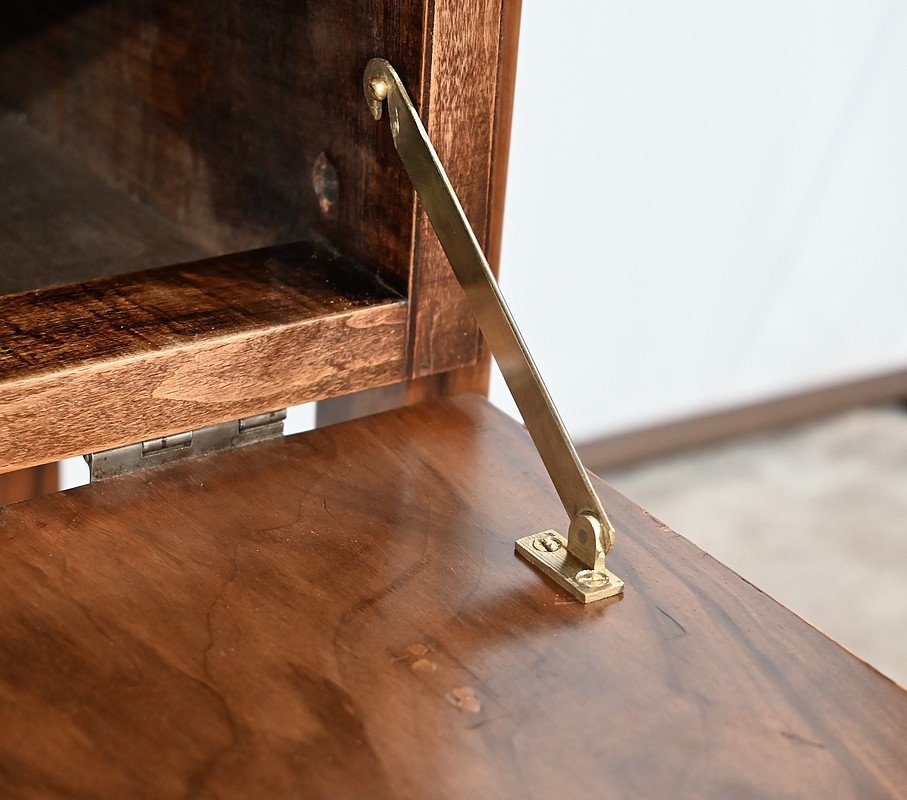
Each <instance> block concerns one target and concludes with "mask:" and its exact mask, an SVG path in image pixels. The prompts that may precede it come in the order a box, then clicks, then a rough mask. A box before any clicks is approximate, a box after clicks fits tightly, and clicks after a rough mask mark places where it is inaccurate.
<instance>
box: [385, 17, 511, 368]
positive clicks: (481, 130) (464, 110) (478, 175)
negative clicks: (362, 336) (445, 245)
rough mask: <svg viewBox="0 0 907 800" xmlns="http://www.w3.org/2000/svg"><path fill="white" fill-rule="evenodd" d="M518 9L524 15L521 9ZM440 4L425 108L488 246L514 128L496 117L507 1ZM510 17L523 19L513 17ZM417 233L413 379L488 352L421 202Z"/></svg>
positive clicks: (434, 24)
mask: <svg viewBox="0 0 907 800" xmlns="http://www.w3.org/2000/svg"><path fill="white" fill-rule="evenodd" d="M512 8H513V9H515V10H516V13H518V12H519V7H518V6H512ZM432 9H433V16H432V17H431V20H430V22H429V25H430V27H431V32H432V33H431V38H430V41H431V42H432V50H431V53H430V56H429V57H428V59H427V60H426V62H425V64H424V69H425V77H424V81H425V88H424V89H423V92H424V93H425V96H426V99H427V102H428V106H427V108H423V109H420V111H421V113H422V115H423V121H424V123H425V128H426V130H427V132H428V135H429V137H431V140H432V142H433V143H434V145H435V149H436V150H437V151H438V155H439V157H440V159H441V163H442V164H444V168H445V170H446V172H447V175H448V177H449V178H450V181H451V184H452V185H453V187H454V189H455V190H456V192H457V195H458V196H459V198H460V202H461V203H462V205H463V209H464V211H465V212H466V216H467V217H468V218H469V221H470V224H471V225H472V227H473V230H474V231H475V233H476V236H477V238H478V240H479V242H480V243H481V244H482V246H483V248H485V249H486V250H487V249H488V243H489V230H490V228H491V226H490V225H489V219H488V218H489V215H490V213H491V210H492V201H491V196H492V185H493V184H492V177H493V173H492V164H493V161H494V154H495V143H496V141H498V142H499V141H500V137H501V136H503V137H505V138H506V137H509V133H510V131H509V118H506V117H503V116H502V115H498V114H496V111H497V101H498V90H499V80H498V71H499V66H500V61H501V58H502V53H503V50H502V47H501V35H502V25H503V21H504V20H505V19H506V17H505V13H506V11H505V5H504V2H503V0H470V2H467V3H464V2H462V0H437V1H436V2H435V3H433V5H432ZM509 22H510V24H511V25H514V24H515V23H514V22H513V19H512V17H511V19H510V20H509ZM401 74H402V73H401ZM404 81H405V76H404ZM500 88H501V90H502V91H503V92H504V94H505V96H507V95H508V93H510V92H512V86H510V87H508V86H501V87H500ZM502 121H503V122H505V123H506V124H507V125H508V127H507V128H506V129H503V128H502V129H500V131H499V132H498V131H497V130H496V123H500V122H502ZM499 134H500V135H499ZM498 177H499V185H498V189H499V190H500V189H501V186H500V174H499V175H498ZM415 231H416V238H415V243H414V258H415V262H416V263H417V264H418V265H419V269H418V270H414V271H413V272H412V274H411V276H410V289H409V294H410V298H411V301H412V303H413V316H412V320H411V322H410V347H411V355H410V368H409V375H410V377H413V378H416V377H422V376H425V375H430V374H433V373H438V372H446V371H448V370H452V369H456V368H458V367H463V366H468V365H470V364H473V363H475V362H476V361H477V360H478V358H479V354H480V350H481V339H480V336H479V331H478V326H477V325H476V322H475V319H474V317H473V315H472V311H471V309H470V307H469V303H468V301H467V300H466V296H465V295H464V294H463V291H462V290H461V289H460V287H459V284H457V281H456V279H455V278H454V276H453V273H452V272H451V269H450V266H449V264H448V263H447V257H446V256H445V255H444V251H443V250H442V249H441V245H440V244H439V242H438V240H437V237H436V236H435V234H434V231H433V229H432V227H431V223H430V222H429V221H428V216H427V215H426V214H425V211H424V209H422V207H421V206H419V207H418V208H417V214H416V223H415ZM495 266H496V265H495Z"/></svg>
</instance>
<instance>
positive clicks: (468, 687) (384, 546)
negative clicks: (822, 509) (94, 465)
mask: <svg viewBox="0 0 907 800" xmlns="http://www.w3.org/2000/svg"><path fill="white" fill-rule="evenodd" d="M596 485H597V486H598V487H599V490H600V491H601V493H602V497H603V500H604V502H605V505H606V507H607V508H608V509H609V511H610V513H611V515H612V519H613V520H614V522H615V523H616V525H617V527H618V530H619V532H620V535H619V538H618V541H617V545H616V546H615V549H614V551H613V552H612V554H611V556H610V558H609V567H610V568H611V569H613V570H614V571H615V572H616V573H617V574H618V575H620V576H621V577H622V578H624V579H625V580H626V583H627V590H626V593H625V595H624V597H623V598H622V599H618V600H615V601H613V602H605V603H602V604H593V605H590V606H583V605H580V604H577V603H576V602H573V601H571V600H570V599H569V598H568V597H566V596H565V595H564V594H563V593H562V592H561V591H560V590H559V589H558V588H557V587H556V586H555V585H554V584H553V583H551V582H549V581H548V580H547V579H546V578H544V577H543V576H542V575H541V574H540V573H538V572H536V571H535V570H533V569H532V568H531V567H530V566H529V565H527V564H526V563H525V562H524V561H523V560H522V559H520V558H518V557H517V556H516V555H515V554H514V552H513V542H514V540H515V539H516V538H518V537H520V536H524V535H526V534H527V533H531V532H533V531H539V530H544V529H545V528H549V527H557V526H559V525H561V524H562V522H563V520H564V514H563V510H562V509H561V508H560V506H559V503H558V501H557V498H556V496H555V494H554V491H553V489H552V487H551V485H550V483H549V481H548V478H547V476H546V475H545V474H544V472H543V470H542V466H541V463H540V460H539V458H538V456H537V454H536V453H535V451H534V449H533V447H532V445H531V443H530V442H529V440H528V437H527V435H526V433H525V431H524V430H523V429H522V428H521V427H520V426H519V425H517V424H516V423H515V422H513V421H512V420H509V419H507V418H505V417H504V416H503V415H502V414H501V413H500V412H498V411H496V410H494V409H493V408H491V407H490V406H489V405H488V404H487V402H485V401H483V400H480V399H478V398H461V399H456V400H448V401H443V402H434V403H430V404H424V405H419V406H414V407H410V408H408V409H403V410H398V411H392V412H389V413H386V414H382V415H379V416H374V417H369V418H366V419H362V420H357V421H355V422H350V423H345V424H341V425H336V426H333V427H328V428H323V429H319V430H316V431H312V432H310V433H307V434H304V435H300V436H294V437H288V438H286V439H283V440H277V441H274V442H270V443H266V444H261V445H255V446H252V447H248V448H244V449H242V450H238V451H234V452H226V453H221V454H218V455H215V456H211V457H207V458H201V459H198V460H196V461H194V462H188V463H183V464H180V465H177V466H174V467H171V468H162V469H160V470H152V471H149V472H147V473H145V474H135V475H131V476H126V477H123V478H119V479H114V480H111V481H108V482H105V483H102V484H95V485H93V486H87V487H83V488H80V489H76V490H73V491H71V492H65V493H62V494H57V495H50V496H47V497H43V498H39V499H36V500H32V501H28V502H25V503H19V504H17V505H14V506H10V507H8V508H6V509H4V510H3V512H2V513H0V765H2V769H0V794H2V795H3V796H5V797H7V796H8V797H39V796H50V795H53V796H61V797H62V796H66V797H133V796H136V797H137V796H149V797H150V796H153V797H157V798H169V797H174V798H176V797H186V796H196V797H220V798H227V797H237V798H246V797H307V798H308V797H310V798H322V797H324V798H329V797H330V798H336V797H367V798H401V797H402V798H423V797H431V798H464V799H465V800H475V798H526V797H529V798H552V797H562V798H601V799H602V800H604V799H605V798H627V797H639V798H660V797H671V798H678V800H679V799H681V798H696V800H702V799H703V798H720V799H721V800H726V799H727V798H754V797H765V798H782V797H784V798H794V797H821V798H854V797H859V798H900V797H903V796H904V793H905V789H907V761H905V759H904V733H905V727H904V726H905V720H907V694H905V692H904V691H903V690H902V689H900V688H899V687H898V686H896V685H895V684H894V683H892V682H891V681H889V680H888V679H886V678H884V677H883V676H881V675H880V674H879V673H877V672H876V671H875V670H874V669H872V668H871V667H869V666H867V665H866V664H865V663H863V662H862V661H860V660H859V659H857V658H855V657H854V656H853V655H851V654H850V653H848V652H846V651H845V650H843V649H842V648H841V647H839V646H838V645H837V644H835V643H834V642H832V641H831V640H830V639H828V638H827V637H826V636H824V635H823V634H821V633H820V632H818V631H816V630H815V629H814V628H812V627H810V626H809V625H808V624H807V623H806V622H804V621H803V620H801V619H799V618H798V617H796V616H795V615H794V614H792V613H791V612H789V611H788V610H786V609H785V608H783V607H782V606H780V605H778V604H777V603H776V602H775V601H773V600H772V599H771V598H769V597H767V596H766V595H765V594H763V593H762V592H760V591H759V590H758V589H757V588H755V587H753V586H752V585H750V584H749V583H747V582H746V581H745V580H743V579H742V578H740V577H739V576H738V575H736V574H734V573H733V572H731V571H730V570H729V569H727V568H726V567H724V566H723V565H721V564H719V563H718V562H717V561H715V560H714V559H712V558H710V557H709V556H708V555H707V554H706V553H703V552H702V551H701V550H699V549H698V548H696V547H694V546H693V545H692V544H690V543H689V542H688V541H686V540H685V539H684V538H682V537H681V536H679V535H678V534H676V533H674V532H673V531H671V530H670V529H669V528H668V527H667V526H666V525H663V524H662V523H661V522H659V521H658V520H656V519H654V518H652V517H651V516H649V515H648V514H646V513H645V512H644V511H643V510H641V509H640V508H638V507H637V506H635V505H634V504H633V503H631V502H629V501H628V500H626V499H624V498H623V497H621V496H620V495H618V494H617V493H616V492H614V491H613V490H611V489H610V488H609V487H607V486H606V485H605V484H603V483H601V482H600V481H597V484H596ZM829 579H833V576H829Z"/></svg>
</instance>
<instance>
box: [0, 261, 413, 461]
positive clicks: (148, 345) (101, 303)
mask: <svg viewBox="0 0 907 800" xmlns="http://www.w3.org/2000/svg"><path fill="white" fill-rule="evenodd" d="M405 325H406V304H405V302H404V301H403V300H402V298H400V297H399V296H398V295H396V294H395V293H394V292H393V291H392V290H390V289H388V288H387V286H385V285H384V284H381V283H380V282H378V281H377V280H376V279H375V278H374V277H373V276H371V275H370V274H369V273H367V272H365V271H364V270H361V269H360V268H358V267H356V266H355V265H353V264H351V263H350V262H348V261H346V260H344V259H341V258H339V257H337V256H335V255H332V254H330V253H328V252H326V251H324V250H323V249H320V248H318V247H315V246H313V245H309V244H298V245H288V246H283V247H275V248H266V249H263V250H258V251H252V252H250V253H242V254H236V255H233V256H229V257H223V258H218V259H210V260H207V261H202V262H196V263H192V264H186V265H182V266H174V267H168V268H166V269H158V270H149V271H146V272H140V273H134V274H131V275H125V276H120V277H111V278H102V279H98V280H96V281H92V282H89V283H83V284H77V285H73V286H66V287H60V288H56V289H49V290H45V291H40V292H29V293H24V294H18V295H12V296H8V297H4V298H0V430H2V431H3V435H2V436H0V471H5V470H10V469H15V468H18V467H23V466H29V465H31V464H36V463H41V462H45V461H50V460H54V459H58V458H65V457H68V456H73V455H78V454H81V453H85V452H91V451H94V450H99V449H105V448H108V447H113V446H116V445H119V444H127V443H129V442H134V441H139V440H142V439H147V438H151V437H153V436H161V435H164V434H166V433H175V432H178V431H180V430H188V429H190V428H193V427H199V426H201V425H205V424H211V423H213V422H216V421H225V420H228V419H235V418H237V417H241V416H245V415H248V414H256V413H262V412H264V411H267V410H271V409H274V408H280V407H282V406H286V405H290V404H295V403H302V402H308V401H310V400H317V399H320V398H322V397H325V396H328V395H331V394H340V393H343V392H347V391H356V390H357V389H361V388H363V387H364V386H373V385H381V384H382V383H391V382H393V381H396V380H400V379H401V378H402V376H403V365H404V359H405Z"/></svg>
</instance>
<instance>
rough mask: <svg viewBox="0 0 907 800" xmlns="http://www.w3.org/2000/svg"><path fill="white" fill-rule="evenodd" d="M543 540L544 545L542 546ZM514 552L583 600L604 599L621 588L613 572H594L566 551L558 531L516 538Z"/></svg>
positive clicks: (621, 583) (603, 570)
mask: <svg viewBox="0 0 907 800" xmlns="http://www.w3.org/2000/svg"><path fill="white" fill-rule="evenodd" d="M543 542H545V543H547V547H545V546H542V543H543ZM553 544H556V546H555V547H554V549H549V548H551V546H552V545H553ZM516 552H517V553H518V554H519V555H521V556H522V557H523V558H525V559H526V560H527V561H528V562H529V563H530V564H534V565H535V566H536V567H538V568H539V569H540V570H541V571H542V572H544V573H545V574H546V575H547V576H548V577H549V578H551V579H552V580H553V581H554V582H555V583H556V584H557V585H558V586H560V587H561V588H562V589H566V590H567V591H568V592H569V593H570V594H571V595H573V597H575V598H576V599H577V600H579V601H580V602H582V603H592V602H594V601H595V600H604V599H605V598H606V597H613V596H614V595H616V594H620V593H621V592H622V591H623V590H624V582H623V581H622V580H621V579H620V578H618V577H617V575H615V574H614V573H613V572H610V571H608V570H606V569H599V570H595V571H594V572H593V571H592V570H590V569H589V568H588V567H587V566H586V565H585V564H583V562H582V561H580V560H579V559H578V558H576V557H575V556H572V555H571V554H570V553H569V552H567V540H566V539H565V538H564V537H563V536H561V535H560V534H559V533H558V532H557V531H542V533H535V534H533V535H532V536H524V537H523V538H522V539H517V540H516Z"/></svg>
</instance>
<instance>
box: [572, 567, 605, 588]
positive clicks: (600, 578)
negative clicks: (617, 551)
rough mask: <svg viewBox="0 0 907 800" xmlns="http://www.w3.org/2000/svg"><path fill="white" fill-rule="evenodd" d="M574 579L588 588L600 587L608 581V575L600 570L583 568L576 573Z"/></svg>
mask: <svg viewBox="0 0 907 800" xmlns="http://www.w3.org/2000/svg"><path fill="white" fill-rule="evenodd" d="M574 580H575V581H576V582H577V583H578V584H579V585H580V586H585V587H586V588H587V589H598V588H600V587H602V586H604V585H605V584H606V583H608V576H607V575H605V573H604V572H599V571H598V570H594V569H581V570H580V571H579V572H577V573H576V576H575V577H574Z"/></svg>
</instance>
